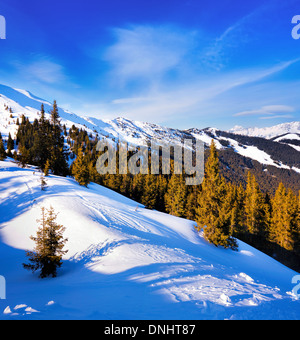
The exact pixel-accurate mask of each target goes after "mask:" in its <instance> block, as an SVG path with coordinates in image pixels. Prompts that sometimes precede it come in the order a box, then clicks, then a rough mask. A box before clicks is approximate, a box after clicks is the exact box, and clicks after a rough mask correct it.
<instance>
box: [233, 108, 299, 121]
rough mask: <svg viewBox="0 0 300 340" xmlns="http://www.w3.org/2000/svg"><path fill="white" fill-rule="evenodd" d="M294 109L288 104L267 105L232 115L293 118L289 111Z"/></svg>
mask: <svg viewBox="0 0 300 340" xmlns="http://www.w3.org/2000/svg"><path fill="white" fill-rule="evenodd" d="M294 111H295V109H294V108H293V107H291V106H288V105H267V106H263V107H261V108H259V109H254V110H248V111H242V112H238V113H236V114H234V116H235V117H245V116H260V117H259V119H279V118H293V115H291V114H290V113H291V112H294Z"/></svg>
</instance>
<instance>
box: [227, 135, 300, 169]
mask: <svg viewBox="0 0 300 340" xmlns="http://www.w3.org/2000/svg"><path fill="white" fill-rule="evenodd" d="M220 139H223V140H226V141H228V142H229V143H230V145H231V146H232V147H233V148H234V150H235V151H236V152H237V153H238V154H240V155H242V156H245V157H248V158H251V159H254V160H255V161H258V162H259V163H261V164H264V165H272V166H275V167H277V168H283V169H291V168H290V167H289V166H287V165H284V164H282V163H278V162H275V161H274V160H273V159H272V158H271V156H270V155H269V154H267V153H266V152H265V151H263V150H260V149H259V148H257V147H256V146H252V145H241V144H239V143H238V142H237V141H235V140H233V139H231V138H225V137H221V138H220ZM292 170H294V171H297V170H298V169H297V168H295V167H293V168H292Z"/></svg>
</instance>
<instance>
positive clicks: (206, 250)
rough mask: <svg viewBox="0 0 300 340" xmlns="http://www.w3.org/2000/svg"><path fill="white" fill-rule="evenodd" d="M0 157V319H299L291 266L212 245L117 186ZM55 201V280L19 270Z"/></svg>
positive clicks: (243, 248) (248, 250) (189, 225)
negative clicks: (43, 181)
mask: <svg viewBox="0 0 300 340" xmlns="http://www.w3.org/2000/svg"><path fill="white" fill-rule="evenodd" d="M33 172H34V168H32V169H20V168H18V167H17V165H16V164H13V163H11V162H9V161H5V162H0V202H1V204H0V257H1V259H2V260H1V264H0V275H3V276H4V277H5V278H6V282H7V299H6V300H0V319H57V318H60V319H281V318H287V319H297V318H299V315H300V306H299V301H298V300H297V299H296V297H295V296H294V295H293V294H292V293H291V291H292V289H293V286H292V284H291V279H292V277H293V276H294V275H296V273H295V272H294V271H292V270H290V269H288V268H286V267H284V266H283V265H281V264H279V263H278V262H276V261H275V260H273V259H271V258H270V257H268V256H266V255H264V254H262V253H260V252H259V251H257V250H256V249H254V248H252V247H250V246H248V245H246V244H245V243H243V242H239V245H240V250H239V252H233V251H231V250H224V249H220V248H216V247H214V246H212V245H209V244H208V243H207V242H206V241H205V240H204V239H203V237H202V235H201V234H197V233H196V231H195V229H194V225H195V223H194V222H192V221H187V220H184V219H180V218H177V217H174V216H169V215H167V214H162V213H159V212H156V211H151V210H147V209H145V208H144V207H143V206H142V205H141V204H137V202H134V201H132V200H129V199H127V198H125V197H123V196H121V195H118V194H117V193H115V192H113V191H111V190H109V189H106V188H103V187H101V186H98V185H96V184H90V185H89V188H87V189H86V188H82V187H80V186H79V185H78V184H77V183H76V182H75V181H74V180H73V179H70V178H59V177H56V176H49V177H47V190H46V192H42V191H41V190H40V182H39V175H38V173H35V174H33ZM50 205H52V206H53V207H54V209H55V211H56V212H59V215H58V222H59V223H61V224H63V225H64V226H66V232H65V236H66V237H67V238H68V239H69V241H68V243H67V249H68V250H69V252H68V253H67V254H66V255H65V258H64V264H63V267H62V268H61V269H60V270H59V275H58V277H57V278H56V279H50V278H49V279H44V280H41V279H39V278H38V277H37V276H38V275H37V274H34V275H33V274H32V273H30V272H27V271H25V270H24V269H23V268H22V265H21V264H22V263H23V262H26V257H25V250H31V249H32V248H33V246H34V244H33V243H32V241H31V240H30V239H29V236H30V235H33V234H34V233H35V231H36V228H37V223H36V219H38V218H40V208H41V207H42V206H46V207H49V206H50Z"/></svg>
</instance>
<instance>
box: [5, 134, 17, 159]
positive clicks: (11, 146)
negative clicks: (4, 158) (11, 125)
mask: <svg viewBox="0 0 300 340" xmlns="http://www.w3.org/2000/svg"><path fill="white" fill-rule="evenodd" d="M14 148H15V143H14V141H13V139H12V138H11V134H10V132H9V134H8V140H7V150H8V154H9V155H12V154H11V151H12V150H13V149H14Z"/></svg>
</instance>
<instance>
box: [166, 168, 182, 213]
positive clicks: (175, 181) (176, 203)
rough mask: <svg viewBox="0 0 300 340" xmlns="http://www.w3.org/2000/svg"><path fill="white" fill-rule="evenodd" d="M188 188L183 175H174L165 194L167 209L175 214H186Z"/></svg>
mask: <svg viewBox="0 0 300 340" xmlns="http://www.w3.org/2000/svg"><path fill="white" fill-rule="evenodd" d="M186 196H187V188H186V185H185V180H184V178H183V176H182V175H174V174H173V175H172V176H171V179H170V181H169V183H168V189H167V192H166V194H165V206H166V211H167V212H168V213H169V214H171V215H174V216H178V217H183V216H184V214H185V206H186Z"/></svg>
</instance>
